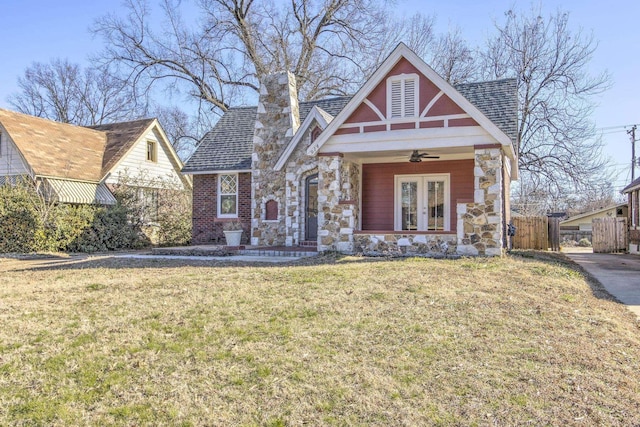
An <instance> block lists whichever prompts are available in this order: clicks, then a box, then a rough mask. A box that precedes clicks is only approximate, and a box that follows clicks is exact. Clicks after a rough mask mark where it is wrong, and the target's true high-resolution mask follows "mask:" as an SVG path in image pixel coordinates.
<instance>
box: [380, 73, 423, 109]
mask: <svg viewBox="0 0 640 427" xmlns="http://www.w3.org/2000/svg"><path fill="white" fill-rule="evenodd" d="M407 80H413V81H414V86H413V112H414V114H413V115H411V116H407V115H406V106H405V99H404V85H405V81H407ZM397 81H400V82H402V89H401V99H402V104H401V105H402V107H401V109H402V115H401V116H400V117H399V118H410V117H415V118H417V117H419V114H420V111H418V108H419V107H420V78H419V76H418V75H417V74H415V73H412V74H398V75H395V76H391V77H389V78H388V79H387V120H391V119H392V117H391V110H392V102H391V86H392V83H393V82H397ZM396 118H398V117H396Z"/></svg>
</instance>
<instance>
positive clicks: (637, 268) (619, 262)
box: [563, 248, 640, 318]
mask: <svg viewBox="0 0 640 427" xmlns="http://www.w3.org/2000/svg"><path fill="white" fill-rule="evenodd" d="M563 252H564V253H565V255H566V256H567V257H569V258H570V259H572V260H573V261H575V262H576V263H577V264H579V265H580V266H581V267H582V268H584V269H585V270H586V271H587V272H588V273H589V274H591V275H592V276H593V277H595V278H596V279H597V280H598V281H599V282H600V283H601V284H602V286H604V288H605V289H606V290H607V292H609V293H610V294H611V295H613V296H614V297H616V299H617V300H618V301H620V302H621V303H623V304H625V305H626V306H627V307H628V308H629V310H631V311H632V312H633V313H635V314H636V316H638V317H639V318H640V256H638V255H628V254H594V253H593V252H591V251H589V252H587V251H584V250H580V249H579V248H577V249H576V250H572V248H567V249H563Z"/></svg>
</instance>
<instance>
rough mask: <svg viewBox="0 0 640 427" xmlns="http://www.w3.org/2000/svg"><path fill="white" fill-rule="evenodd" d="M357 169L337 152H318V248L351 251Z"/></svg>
mask: <svg viewBox="0 0 640 427" xmlns="http://www.w3.org/2000/svg"><path fill="white" fill-rule="evenodd" d="M358 179H359V168H358V167H357V165H355V164H354V163H352V162H348V161H345V160H344V159H343V157H342V154H340V153H328V154H322V153H321V154H318V251H320V252H324V251H338V252H342V253H353V248H354V244H353V231H354V230H355V228H356V226H357V223H358V209H359V201H358V195H359V191H358V188H359V186H358V185H359V184H358V182H359V181H358Z"/></svg>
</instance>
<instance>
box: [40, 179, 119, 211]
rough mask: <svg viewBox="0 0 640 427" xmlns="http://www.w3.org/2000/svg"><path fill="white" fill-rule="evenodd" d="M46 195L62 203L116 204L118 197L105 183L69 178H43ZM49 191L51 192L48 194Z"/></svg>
mask: <svg viewBox="0 0 640 427" xmlns="http://www.w3.org/2000/svg"><path fill="white" fill-rule="evenodd" d="M42 183H43V184H44V188H43V187H41V191H42V192H43V193H44V195H45V197H53V198H54V199H55V201H57V202H60V203H78V204H98V205H115V204H116V199H115V197H113V194H111V191H109V189H108V188H107V186H106V185H105V184H104V183H102V182H101V183H92V182H83V181H72V180H68V179H55V178H42ZM47 193H49V194H47Z"/></svg>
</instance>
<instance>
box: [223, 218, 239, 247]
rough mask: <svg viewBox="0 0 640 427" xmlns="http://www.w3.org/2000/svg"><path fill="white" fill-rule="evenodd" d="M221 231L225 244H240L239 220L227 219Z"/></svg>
mask: <svg viewBox="0 0 640 427" xmlns="http://www.w3.org/2000/svg"><path fill="white" fill-rule="evenodd" d="M222 232H223V233H224V238H225V239H226V241H227V246H240V240H241V239H242V224H241V223H240V222H239V221H229V222H225V223H224V224H223V225H222Z"/></svg>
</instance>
